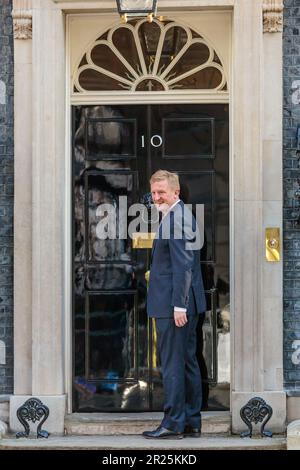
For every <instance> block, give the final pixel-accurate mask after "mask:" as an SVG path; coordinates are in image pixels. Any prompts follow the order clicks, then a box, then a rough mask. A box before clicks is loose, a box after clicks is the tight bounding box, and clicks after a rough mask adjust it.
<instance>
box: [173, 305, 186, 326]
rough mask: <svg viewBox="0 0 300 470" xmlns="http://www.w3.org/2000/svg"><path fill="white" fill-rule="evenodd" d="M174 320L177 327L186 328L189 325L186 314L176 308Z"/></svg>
mask: <svg viewBox="0 0 300 470" xmlns="http://www.w3.org/2000/svg"><path fill="white" fill-rule="evenodd" d="M174 320H175V325H176V326H179V327H181V326H184V325H185V324H186V323H187V316H186V312H182V311H180V310H176V308H174Z"/></svg>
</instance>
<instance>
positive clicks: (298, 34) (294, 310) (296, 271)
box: [283, 0, 300, 391]
mask: <svg viewBox="0 0 300 470" xmlns="http://www.w3.org/2000/svg"><path fill="white" fill-rule="evenodd" d="M284 6H285V8H284V33H283V65H284V69H283V84H284V89H283V96H284V97H283V106H284V113H283V190H284V201H283V223H284V233H283V242H284V271H283V277H284V294H283V297H284V313H283V321H284V338H283V341H284V380H285V387H286V389H287V390H289V391H294V390H298V391H299V390H300V197H299V198H298V197H297V190H298V189H300V170H299V169H300V132H299V141H298V139H297V128H298V126H299V131H300V0H285V1H284ZM298 147H299V148H298ZM299 195H300V194H299Z"/></svg>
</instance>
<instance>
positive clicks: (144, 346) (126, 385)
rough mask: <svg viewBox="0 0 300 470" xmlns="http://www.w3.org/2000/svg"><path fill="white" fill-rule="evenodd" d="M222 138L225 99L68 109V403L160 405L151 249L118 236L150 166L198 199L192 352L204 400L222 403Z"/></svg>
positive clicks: (225, 382) (143, 192)
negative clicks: (199, 321) (196, 318)
mask: <svg viewBox="0 0 300 470" xmlns="http://www.w3.org/2000/svg"><path fill="white" fill-rule="evenodd" d="M228 138H229V132H228V105H225V104H214V105H212V104H207V105H179V104H175V105H151V106H150V105H136V106H128V105H126V106H124V105H116V106H76V107H74V108H73V332H74V336H73V338H74V344H73V359H74V363H73V364H74V365H73V390H74V394H73V409H74V411H123V410H124V411H152V410H153V411H154V410H161V409H162V404H163V390H162V381H161V376H160V368H159V357H158V355H157V352H156V332H155V324H154V321H153V320H149V319H148V318H147V313H146V309H145V304H146V295H147V283H146V280H145V273H146V271H147V270H148V268H149V261H150V253H151V251H150V249H149V248H146V247H143V246H141V245H139V244H135V243H134V242H133V240H132V239H131V238H129V237H127V238H126V237H125V236H124V233H127V224H128V223H130V221H131V219H130V211H129V214H128V210H129V208H130V207H131V206H132V204H134V203H144V202H146V201H149V191H150V187H149V178H150V176H151V174H152V173H153V172H154V171H156V170H158V169H167V170H169V171H176V172H177V173H178V174H179V177H180V182H181V198H182V199H183V200H184V202H186V203H190V204H193V208H195V207H196V204H203V205H204V227H205V231H204V246H203V249H202V251H201V256H202V261H201V263H202V272H203V277H204V283H205V289H206V294H207V305H208V311H207V312H206V319H205V322H204V325H203V329H201V328H199V331H198V351H197V354H198V359H199V365H200V368H201V371H202V375H203V392H204V398H205V400H204V401H205V406H207V405H208V406H209V407H210V408H212V409H216V408H218V409H224V408H226V406H227V402H228V398H229V379H228V371H229V357H228V358H227V359H226V360H225V359H224V354H227V353H228V344H229V343H228V341H227V340H228V338H229V180H228V152H229V145H228ZM103 204H107V206H103ZM100 207H102V209H101V211H100V209H99V208H100ZM105 207H110V208H111V207H112V208H113V210H114V214H115V221H116V224H115V225H116V226H115V227H114V226H113V232H114V234H115V236H111V237H108V238H107V239H103V237H101V236H100V235H99V233H100V228H101V227H102V228H103V226H104V225H103V221H105V217H107V213H106V212H105V210H104V209H105ZM103 208H104V209H103ZM101 224H102V225H101ZM226 335H227V336H226ZM226 341H227V342H226ZM226 345H227V346H226ZM222 348H223V349H222ZM226 348H227V349H226ZM226 351H227V353H226ZM226 361H227V362H228V364H227V365H226ZM218 366H219V367H218ZM220 366H221V367H220ZM218 368H219V374H218ZM220 378H221V379H220ZM220 382H221V383H220ZM208 392H209V399H208V403H206V400H207V396H208ZM224 394H225V395H224Z"/></svg>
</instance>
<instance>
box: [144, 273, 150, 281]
mask: <svg viewBox="0 0 300 470" xmlns="http://www.w3.org/2000/svg"><path fill="white" fill-rule="evenodd" d="M145 279H146V281H147V283H148V282H149V279H150V271H146V272H145Z"/></svg>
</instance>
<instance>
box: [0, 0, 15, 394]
mask: <svg viewBox="0 0 300 470" xmlns="http://www.w3.org/2000/svg"><path fill="white" fill-rule="evenodd" d="M11 10H12V1H11V0H0V347H1V349H2V351H1V352H0V358H2V361H1V362H4V361H3V352H4V348H5V357H6V360H5V363H4V364H1V363H0V395H2V394H9V393H12V391H13V192H14V145H13V83H14V79H13V30H12V18H11Z"/></svg>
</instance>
